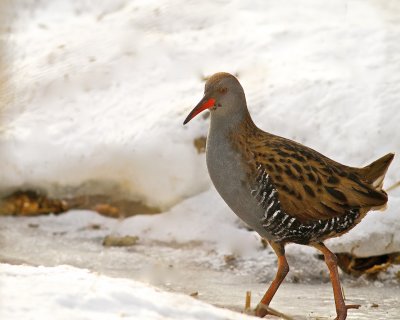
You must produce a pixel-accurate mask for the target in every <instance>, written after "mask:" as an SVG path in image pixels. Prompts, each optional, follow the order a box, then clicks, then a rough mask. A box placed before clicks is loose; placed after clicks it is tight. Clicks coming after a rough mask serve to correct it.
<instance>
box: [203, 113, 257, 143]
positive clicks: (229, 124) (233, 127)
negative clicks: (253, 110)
mask: <svg viewBox="0 0 400 320" xmlns="http://www.w3.org/2000/svg"><path fill="white" fill-rule="evenodd" d="M218 111H219V110H216V111H212V112H211V123H210V131H209V135H214V134H218V135H224V136H225V135H230V134H231V133H232V132H237V131H238V130H239V129H242V128H246V130H254V129H255V128H256V125H255V124H254V122H253V120H252V119H251V116H250V113H249V111H248V109H247V107H245V108H242V109H241V110H240V112H233V113H231V114H229V115H226V114H223V113H220V112H218Z"/></svg>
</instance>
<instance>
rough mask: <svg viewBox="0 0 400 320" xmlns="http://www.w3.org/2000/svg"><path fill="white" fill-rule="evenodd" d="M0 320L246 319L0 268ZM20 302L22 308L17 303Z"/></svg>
mask: <svg viewBox="0 0 400 320" xmlns="http://www.w3.org/2000/svg"><path fill="white" fill-rule="evenodd" d="M0 271H1V272H0V284H1V287H0V292H1V300H0V318H1V319H9V320H13V319H27V318H29V319H49V316H50V315H51V319H57V320H62V319H107V320H109V319H135V320H139V319H143V320H158V319H160V320H161V319H164V320H166V319H174V320H178V319H182V320H191V319H193V320H194V319H199V320H203V319H215V320H217V319H221V320H222V319H224V320H225V319H232V320H233V319H252V318H250V317H248V316H246V315H244V314H240V313H235V312H232V311H229V310H225V309H219V308H216V307H213V306H211V305H209V304H206V303H204V302H200V301H197V300H196V299H193V298H191V297H188V296H185V295H182V294H174V293H167V292H162V291H160V290H158V289H156V288H153V287H151V286H148V285H146V284H144V283H141V282H137V281H132V280H127V279H118V278H110V277H106V276H103V275H98V274H95V273H91V272H89V271H88V270H84V269H77V268H73V267H69V266H59V267H54V268H46V267H29V266H12V265H8V264H0ZM22 301H23V306H22V305H21V302H22Z"/></svg>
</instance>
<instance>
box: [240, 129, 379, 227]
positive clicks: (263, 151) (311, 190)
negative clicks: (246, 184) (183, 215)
mask: <svg viewBox="0 0 400 320" xmlns="http://www.w3.org/2000/svg"><path fill="white" fill-rule="evenodd" d="M246 140H247V141H246V145H247V148H246V153H247V154H248V155H250V157H251V158H252V159H253V164H254V166H253V169H252V170H250V172H249V174H250V176H253V178H254V179H257V172H259V171H257V169H256V168H257V167H258V168H260V167H261V168H262V169H263V170H265V172H267V173H268V175H269V177H270V178H271V179H272V183H273V185H274V187H275V188H276V190H277V191H278V195H279V200H280V203H281V207H282V208H283V209H284V210H285V211H286V212H287V213H288V214H290V215H291V216H292V217H295V218H298V219H299V220H302V221H310V220H319V219H327V218H331V217H337V216H341V215H343V214H345V213H348V211H349V210H350V209H361V208H367V209H371V208H373V207H379V206H382V205H384V204H385V203H386V202H387V195H386V193H385V192H384V191H378V190H375V189H374V188H373V186H372V185H371V184H369V183H367V182H366V181H365V180H362V178H361V177H360V176H359V175H358V174H357V170H356V168H352V167H347V166H344V165H342V164H339V163H337V162H335V161H333V160H331V159H329V158H327V157H325V156H323V155H322V154H320V153H318V152H317V151H315V150H313V149H310V148H308V147H305V146H303V145H301V144H299V143H296V142H294V141H291V140H288V139H285V138H281V137H278V136H274V135H270V134H267V133H264V132H263V135H260V134H257V135H253V136H250V137H247V138H246ZM247 161H250V160H249V159H248V160H247ZM250 162H251V161H250Z"/></svg>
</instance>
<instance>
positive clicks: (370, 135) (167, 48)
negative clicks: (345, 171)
mask: <svg viewBox="0 0 400 320" xmlns="http://www.w3.org/2000/svg"><path fill="white" fill-rule="evenodd" d="M14 10H15V12H16V18H15V19H14V20H13V23H12V25H11V27H10V29H9V30H6V32H8V33H7V34H6V42H7V45H8V50H9V53H10V54H9V56H10V57H12V58H10V61H9V62H10V64H11V70H12V74H13V76H12V78H11V79H10V85H11V86H12V87H13V89H14V90H15V91H14V95H13V96H14V101H13V102H12V103H10V104H8V105H7V106H6V107H5V109H4V110H2V114H1V120H2V122H1V126H2V128H1V135H0V150H1V153H0V163H1V165H2V171H1V172H0V181H1V186H0V187H1V189H9V188H13V187H21V186H26V185H32V186H37V187H43V188H45V189H47V190H49V191H51V192H52V193H57V192H60V193H65V191H66V190H67V191H68V192H71V193H76V192H81V193H82V192H83V193H87V192H93V193H94V192H108V193H118V194H123V195H125V196H130V197H133V198H136V199H139V200H143V201H144V202H146V203H148V204H149V205H152V206H159V207H161V208H164V209H167V208H171V207H172V206H173V205H175V204H178V203H179V202H181V201H182V200H183V199H185V198H188V197H191V196H194V195H196V194H199V193H201V192H203V191H206V190H208V189H209V188H210V185H211V184H210V181H209V178H208V174H207V171H206V167H205V161H204V155H203V154H198V153H197V151H196V149H195V148H194V146H193V140H194V139H195V138H196V137H199V136H202V135H206V132H207V127H208V123H207V121H204V120H203V119H201V117H200V118H199V119H196V120H193V121H192V122H191V123H190V125H189V126H186V127H183V126H182V121H183V119H184V118H185V115H186V114H187V112H188V111H189V110H190V109H191V107H192V106H193V105H194V104H195V103H196V102H197V101H198V99H199V98H200V97H201V95H202V89H203V88H202V87H203V84H202V80H201V79H202V77H203V76H205V75H209V74H212V73H214V72H216V71H228V72H232V73H237V74H238V76H239V78H240V80H241V82H242V84H243V86H244V88H245V91H246V94H247V98H248V103H249V107H250V111H251V113H252V115H253V117H254V120H255V122H256V123H257V124H258V125H259V126H260V127H261V128H263V129H265V130H267V131H271V132H273V133H276V134H279V135H283V136H286V137H288V138H292V139H295V140H297V141H299V142H302V143H305V144H307V145H309V146H311V147H313V148H315V149H318V150H319V151H321V152H322V153H324V154H326V155H327V156H330V157H332V158H334V159H336V160H338V161H341V162H343V163H346V164H349V165H354V166H361V165H365V164H367V163H369V162H371V161H372V160H374V159H375V158H378V157H379V156H381V155H383V154H385V153H387V152H396V151H397V150H400V134H399V130H398V124H399V123H400V112H399V108H400V105H399V101H400V90H399V89H400V88H399V86H400V59H399V52H400V42H399V41H398V39H399V37H400V14H399V12H400V4H397V3H391V4H390V5H389V4H383V3H380V2H377V1H372V0H371V1H363V2H360V1H351V2H349V1H345V0H342V1H329V2H323V3H322V2H321V1H318V0H308V1H303V2H302V3H301V4H300V3H297V2H293V3H290V4H287V3H283V2H275V1H258V2H254V1H235V2H204V3H202V4H201V5H198V4H196V3H195V2H193V3H192V2H189V3H188V2H187V1H183V0H175V1H167V0H160V1H152V2H149V1H127V0H125V1H124V0H119V1H112V2H110V1H96V3H92V4H91V3H88V2H81V1H77V0H75V1H61V0H59V1H44V2H40V3H36V2H35V3H33V2H32V3H30V4H25V5H19V4H16V5H15V8H14ZM399 169H400V160H398V159H397V158H395V160H394V162H393V164H392V166H391V168H390V170H389V172H388V176H387V185H390V184H392V183H394V182H396V181H398V180H400V170H399ZM211 190H213V189H211ZM213 193H214V191H211V192H206V193H205V194H203V195H201V196H199V197H200V199H202V200H201V201H199V200H198V199H199V198H194V199H193V207H191V208H190V210H191V211H190V212H189V213H188V214H187V215H186V214H185V213H184V212H181V213H180V214H181V217H182V219H186V220H187V222H186V223H190V222H191V221H193V226H196V228H200V230H204V228H205V227H206V226H207V228H208V227H210V226H212V227H211V229H210V230H211V231H210V233H209V234H207V236H205V235H200V231H199V233H197V235H198V236H199V237H200V238H201V239H203V238H206V237H211V239H214V238H213V237H216V234H218V232H222V233H224V232H225V231H223V230H224V228H227V229H226V230H229V228H233V227H236V222H233V219H234V218H232V217H230V216H229V214H226V215H225V212H226V207H225V206H224V204H223V203H221V202H217V203H215V201H214V200H213V199H214V197H215V195H214V194H213ZM399 202H400V193H399V191H396V192H393V194H391V200H390V203H391V204H390V205H389V208H388V211H386V213H384V214H381V213H374V214H372V215H370V216H369V217H368V218H367V219H366V220H365V221H364V222H363V223H362V224H361V225H360V226H359V227H357V229H356V230H354V232H352V233H350V234H349V235H346V236H345V237H343V238H341V239H337V240H334V242H333V244H332V245H334V247H335V249H336V250H340V251H342V250H345V251H348V250H352V249H354V250H355V251H354V252H355V253H357V254H363V255H364V254H379V253H382V252H383V251H393V250H400V238H399V236H398V235H396V233H395V230H396V229H398V228H399V223H400V222H399V221H400V218H398V217H399V216H398V213H397V211H398V210H397V208H398V206H397V205H396V204H398V203H399ZM180 206H183V207H185V206H187V204H182V205H180ZM176 210H177V209H171V211H170V212H169V213H168V214H169V215H174V214H175V215H176V214H178V213H176ZM221 211H223V212H224V213H223V214H221ZM196 212H197V214H198V216H196ZM203 213H204V214H203ZM205 213H207V215H205ZM211 213H214V215H211ZM203 216H205V220H202V217H203ZM151 219H158V220H154V225H156V221H157V222H158V221H159V220H162V221H163V222H165V223H166V224H167V221H166V219H167V218H161V217H156V218H148V217H136V218H134V219H132V223H131V224H130V223H128V222H127V224H126V226H127V227H126V228H125V229H124V230H123V231H124V232H127V233H129V228H132V232H133V231H140V230H139V229H140V228H141V227H140V226H142V228H143V229H141V230H144V226H145V225H146V224H151V222H150V221H151ZM163 219H164V220H163ZM213 219H215V220H213ZM221 219H227V220H226V221H222V222H221ZM225 222H226V224H225ZM203 223H205V224H204V225H203ZM167 226H168V228H166V229H167V230H169V231H168V232H170V234H167V231H164V236H165V237H167V236H168V237H171V238H173V237H177V238H179V239H180V240H182V241H183V240H185V239H186V240H189V239H191V237H190V234H189V233H188V232H185V230H184V228H179V227H177V226H174V225H171V224H169V225H168V224H167ZM135 228H136V229H135ZM218 228H221V229H218ZM218 230H222V231H218ZM141 232H144V231H141ZM241 237H249V236H248V235H245V234H242V236H241ZM223 239H225V237H224V238H223ZM226 239H227V240H226V241H227V242H229V243H228V244H226V246H228V247H229V246H232V245H233V246H235V245H236V244H235V243H237V242H241V240H243V239H242V238H240V240H232V237H226ZM231 240H232V241H234V242H233V244H232V243H230V241H231ZM221 241H223V240H221ZM235 241H237V242H235ZM246 241H247V240H246ZM243 242H244V241H243ZM250 243H252V242H251V241H250ZM354 244H356V247H354Z"/></svg>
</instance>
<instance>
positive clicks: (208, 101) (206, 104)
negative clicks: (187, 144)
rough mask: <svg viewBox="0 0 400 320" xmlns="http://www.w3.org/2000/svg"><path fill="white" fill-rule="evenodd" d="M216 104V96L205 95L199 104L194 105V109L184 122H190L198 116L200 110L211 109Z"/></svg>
mask: <svg viewBox="0 0 400 320" xmlns="http://www.w3.org/2000/svg"><path fill="white" fill-rule="evenodd" d="M214 104H215V99H214V98H208V97H206V96H204V97H203V99H201V100H200V102H199V103H198V104H197V106H195V107H194V109H193V110H192V111H191V112H190V113H189V115H188V116H187V117H186V119H185V121H183V124H184V125H185V124H186V123H188V122H189V121H190V120H192V119H193V118H194V117H195V116H197V115H198V114H199V113H200V112H202V111H204V110H206V109H210V108H212V107H213V106H214Z"/></svg>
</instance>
